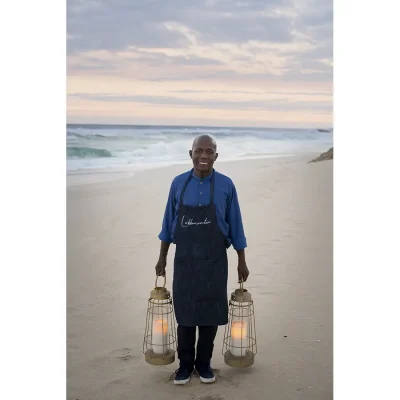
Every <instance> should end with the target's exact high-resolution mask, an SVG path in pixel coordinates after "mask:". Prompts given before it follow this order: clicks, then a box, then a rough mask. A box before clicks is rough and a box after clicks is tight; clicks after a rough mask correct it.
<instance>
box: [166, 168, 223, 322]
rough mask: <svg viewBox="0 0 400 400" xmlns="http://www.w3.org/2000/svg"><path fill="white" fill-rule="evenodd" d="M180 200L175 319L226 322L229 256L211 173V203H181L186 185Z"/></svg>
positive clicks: (186, 183)
mask: <svg viewBox="0 0 400 400" xmlns="http://www.w3.org/2000/svg"><path fill="white" fill-rule="evenodd" d="M192 173H193V170H192V171H191V173H190V174H189V177H188V179H187V180H186V182H185V185H184V187H183V189H182V193H181V196H180V200H179V214H178V222H177V225H176V229H175V244H176V251H175V260H174V280H173V300H174V309H175V316H176V320H177V323H178V324H179V325H183V326H218V325H226V324H227V323H228V296H227V283H228V258H227V253H226V246H225V243H226V242H225V236H224V234H223V233H222V232H221V230H220V228H219V226H218V223H217V213H216V207H215V204H214V202H213V199H214V173H213V175H212V176H211V189H210V204H209V205H205V206H188V205H184V204H183V198H184V195H185V190H186V187H187V185H188V183H189V181H190V179H191V177H192Z"/></svg>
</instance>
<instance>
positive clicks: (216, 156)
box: [215, 153, 218, 161]
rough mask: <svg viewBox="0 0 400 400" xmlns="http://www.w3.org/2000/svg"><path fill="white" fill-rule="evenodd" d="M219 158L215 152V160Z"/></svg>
mask: <svg viewBox="0 0 400 400" xmlns="http://www.w3.org/2000/svg"><path fill="white" fill-rule="evenodd" d="M217 158H218V153H215V161H216V160H217Z"/></svg>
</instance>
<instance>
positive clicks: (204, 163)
mask: <svg viewBox="0 0 400 400" xmlns="http://www.w3.org/2000/svg"><path fill="white" fill-rule="evenodd" d="M200 164H201V165H207V164H208V163H206V162H201V163H200Z"/></svg>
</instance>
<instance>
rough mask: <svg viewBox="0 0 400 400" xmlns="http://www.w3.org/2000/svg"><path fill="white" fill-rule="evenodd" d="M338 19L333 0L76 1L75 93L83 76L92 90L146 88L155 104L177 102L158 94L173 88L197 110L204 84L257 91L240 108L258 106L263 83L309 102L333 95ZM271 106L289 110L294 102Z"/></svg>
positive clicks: (72, 4)
mask: <svg viewBox="0 0 400 400" xmlns="http://www.w3.org/2000/svg"><path fill="white" fill-rule="evenodd" d="M332 25H333V7H332V0H269V1H265V0H252V1H250V0H249V1H246V0H240V1H235V0H191V1H186V0H169V1H165V0H148V1H145V0H140V1H139V0H113V1H111V0H108V1H107V0H69V1H68V2H67V51H68V58H67V62H68V75H69V81H70V82H71V84H70V85H69V87H70V88H73V92H69V93H70V94H76V93H78V92H82V90H79V89H78V88H77V85H78V82H80V83H81V84H84V86H85V88H86V90H87V95H88V96H94V95H97V94H98V93H96V92H97V87H99V85H100V86H104V85H106V84H105V83H104V80H109V81H110V82H114V83H115V84H116V85H117V86H115V88H116V87H118V88H120V87H121V86H123V85H125V86H126V87H129V88H130V90H131V92H130V93H124V96H127V95H129V94H130V95H131V96H134V95H137V88H138V87H140V88H142V89H143V87H146V88H147V90H150V91H151V92H152V93H153V94H154V96H155V97H154V98H151V99H150V98H149V99H148V100H152V101H150V103H151V104H153V105H154V106H156V105H157V106H162V105H164V106H168V105H171V104H172V103H171V102H173V101H175V100H173V99H170V100H171V102H170V103H168V102H165V103H162V101H163V100H157V98H158V99H159V98H164V97H165V96H166V95H168V92H169V94H173V92H172V91H171V90H174V89H175V90H176V93H177V94H179V93H181V94H183V93H186V94H187V96H186V97H185V98H184V99H183V100H184V101H186V104H187V106H188V107H189V106H190V107H197V105H198V104H199V103H196V101H197V100H196V98H195V97H194V96H196V94H199V93H200V92H199V88H198V84H200V85H203V87H204V90H205V91H204V92H203V94H204V93H206V92H208V93H211V92H210V90H208V89H211V88H214V89H215V93H214V94H217V93H216V92H218V91H221V92H224V93H226V94H227V93H230V94H236V95H239V94H240V93H242V94H243V95H245V96H246V97H249V96H253V101H254V103H249V102H248V101H250V100H246V102H245V103H242V104H241V106H243V107H247V106H249V107H256V106H257V101H259V100H258V99H257V96H259V94H258V93H257V92H258V89H260V92H262V93H264V94H265V93H267V92H269V93H270V94H273V92H274V91H275V90H276V88H277V87H278V86H281V88H280V89H279V90H278V91H277V92H279V93H280V94H282V93H286V96H287V98H288V99H289V100H290V101H292V100H293V101H294V98H295V97H296V96H297V98H300V97H301V98H302V101H303V102H304V104H305V105H304V107H309V106H310V104H308V103H307V99H306V98H305V97H307V96H312V93H314V94H315V95H316V97H318V96H319V94H320V93H321V92H325V93H330V92H331V83H332V74H333V72H332V63H333V50H332V49H333V44H332V42H333V40H332V36H333V34H332ZM116 82H118V83H116ZM181 84H184V85H185V86H184V87H181ZM107 85H108V84H107ZM110 85H111V84H110ZM174 85H175V87H174ZM108 86H109V85H108ZM167 86H168V89H166V88H167ZM161 87H162V88H163V89H160V88H161ZM217 87H218V88H217ZM108 89H109V88H108ZM70 90H72V89H70ZM118 90H119V89H118ZM160 90H161V91H160ZM179 90H187V92H179ZM112 91H113V90H112V89H110V93H111V92H112ZM157 91H158V92H157ZM117 92H118V91H117V89H115V94H118V93H117ZM298 93H302V94H301V95H299V94H298ZM305 93H309V95H306V94H305ZM220 94H222V93H220ZM140 95H143V93H141V94H140ZM163 96H164V97H163ZM127 98H128V97H126V98H125V100H126V99H127ZM125 100H124V99H117V98H114V101H125ZM136 100H138V98H136ZM142 100H144V98H142ZM164 100H165V99H164ZM91 101H101V102H104V101H105V100H104V99H102V98H98V97H93V98H92V99H91ZM107 101H109V100H107ZM221 101H222V100H221ZM174 104H175V103H174ZM221 104H222V103H221ZM263 104H264V103H263ZM263 104H261V103H260V104H258V106H260V107H261V108H262V107H263ZM268 104H269V106H270V107H283V108H285V107H286V106H287V108H285V109H287V110H290V107H291V106H292V105H293V104H294V103H290V105H288V104H283V103H280V102H279V101H278V102H276V106H273V105H272V103H268ZM236 105H237V106H239V103H236ZM202 106H204V105H202ZM209 106H210V107H214V106H215V107H217V108H218V107H223V105H218V104H217V103H215V104H214V103H209ZM231 106H232V104H230V103H229V104H228V103H227V107H231ZM298 107H300V109H301V106H298ZM317 107H318V106H317Z"/></svg>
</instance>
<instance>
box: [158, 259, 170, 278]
mask: <svg viewBox="0 0 400 400" xmlns="http://www.w3.org/2000/svg"><path fill="white" fill-rule="evenodd" d="M166 266H167V259H166V258H160V259H159V260H158V261H157V264H156V275H157V276H165V267H166Z"/></svg>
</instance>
